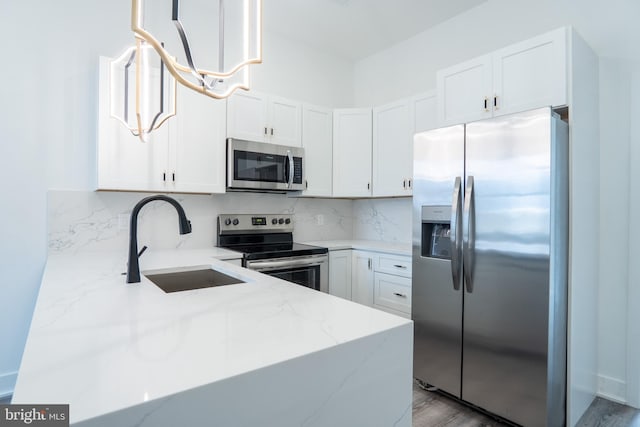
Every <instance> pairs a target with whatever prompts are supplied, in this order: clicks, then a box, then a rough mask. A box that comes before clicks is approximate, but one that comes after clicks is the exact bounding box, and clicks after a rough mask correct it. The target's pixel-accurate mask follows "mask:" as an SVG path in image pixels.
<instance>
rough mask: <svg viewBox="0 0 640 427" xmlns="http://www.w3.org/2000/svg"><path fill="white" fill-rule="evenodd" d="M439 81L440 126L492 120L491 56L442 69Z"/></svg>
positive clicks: (439, 72)
mask: <svg viewBox="0 0 640 427" xmlns="http://www.w3.org/2000/svg"><path fill="white" fill-rule="evenodd" d="M436 80H437V82H436V84H437V91H438V124H439V126H448V125H453V124H458V123H466V122H470V121H474V120H480V119H484V118H487V117H491V106H490V99H489V98H490V97H491V95H492V90H491V85H492V78H491V56H489V55H485V56H481V57H479V58H476V59H473V60H471V61H467V62H464V63H462V64H458V65H455V66H453V67H449V68H446V69H444V70H440V71H438V73H437V74H436Z"/></svg>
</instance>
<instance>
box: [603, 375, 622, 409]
mask: <svg viewBox="0 0 640 427" xmlns="http://www.w3.org/2000/svg"><path fill="white" fill-rule="evenodd" d="M596 394H597V395H598V396H600V397H602V398H603V399H607V400H611V401H613V402H616V403H622V404H624V405H626V404H627V383H626V382H624V381H621V380H619V379H617V378H611V377H607V376H606V375H598V392H597V393H596Z"/></svg>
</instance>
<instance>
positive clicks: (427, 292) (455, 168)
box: [411, 125, 464, 397]
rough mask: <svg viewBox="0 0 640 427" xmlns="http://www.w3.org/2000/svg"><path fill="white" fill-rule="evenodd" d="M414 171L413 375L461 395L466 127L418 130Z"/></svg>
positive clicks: (415, 142)
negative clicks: (463, 191)
mask: <svg viewBox="0 0 640 427" xmlns="http://www.w3.org/2000/svg"><path fill="white" fill-rule="evenodd" d="M413 171H414V187H413V218H414V220H413V239H412V240H413V274H412V277H413V278H412V282H413V283H412V285H413V286H412V299H411V302H412V309H411V312H412V318H413V321H414V322H415V323H414V357H413V361H414V365H413V366H414V368H413V369H414V370H413V374H414V377H416V378H418V379H420V380H422V381H424V382H426V383H428V384H431V385H433V386H436V387H438V388H440V389H442V390H444V391H446V392H448V393H451V394H453V395H455V396H458V397H459V396H460V382H461V377H460V373H461V372H460V370H461V363H462V360H461V357H462V329H461V328H462V289H461V283H462V270H461V261H462V260H461V256H462V247H461V239H462V237H461V234H460V231H461V230H460V228H461V227H460V224H461V222H460V220H461V210H462V193H461V190H462V187H463V182H462V178H463V172H464V125H459V126H452V127H448V128H442V129H436V130H433V131H428V132H423V133H419V134H416V135H415V137H414V168H413ZM454 200H455V201H454ZM456 225H458V227H456ZM456 236H457V237H458V240H459V245H458V246H459V247H458V250H456V244H455V238H456ZM452 238H453V239H452ZM451 240H453V241H454V243H453V244H452V243H451ZM456 255H457V256H456ZM452 260H453V261H452ZM454 277H455V278H456V279H455V280H454ZM456 282H457V283H456Z"/></svg>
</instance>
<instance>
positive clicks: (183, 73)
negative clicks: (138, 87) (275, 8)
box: [131, 0, 262, 99]
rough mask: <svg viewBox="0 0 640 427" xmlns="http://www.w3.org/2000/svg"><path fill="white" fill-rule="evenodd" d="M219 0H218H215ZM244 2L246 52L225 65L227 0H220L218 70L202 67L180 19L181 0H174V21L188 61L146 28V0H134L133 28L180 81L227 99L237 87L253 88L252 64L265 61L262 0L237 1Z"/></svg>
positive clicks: (139, 37) (237, 2) (243, 48)
mask: <svg viewBox="0 0 640 427" xmlns="http://www.w3.org/2000/svg"><path fill="white" fill-rule="evenodd" d="M214 1H215V0H214ZM240 3H241V4H242V18H241V19H242V23H240V22H238V23H234V28H236V27H238V26H240V25H241V26H242V54H241V58H240V60H238V62H237V63H234V64H225V0H218V19H219V26H218V33H219V34H218V70H217V71H212V70H207V69H204V68H199V67H198V66H197V65H196V60H195V58H194V57H193V50H192V48H191V45H190V43H189V39H188V37H187V32H186V30H185V28H184V26H183V24H182V21H181V20H180V1H179V0H172V9H171V21H172V22H173V24H174V26H175V28H176V30H177V32H178V37H179V39H180V44H181V45H182V49H183V54H184V58H185V60H186V64H181V63H179V62H178V61H177V59H176V58H177V57H178V56H177V55H171V54H170V53H169V52H167V50H166V49H165V46H164V45H163V44H162V43H160V41H159V40H158V39H157V38H156V37H155V36H154V35H152V34H151V33H150V32H149V31H148V30H147V29H145V28H144V10H143V9H144V5H143V0H132V8H131V29H132V30H133V32H134V34H135V36H136V38H138V39H141V40H144V41H145V42H146V43H147V44H148V45H150V46H152V47H153V49H155V51H156V52H157V53H158V55H160V57H161V58H162V61H163V63H164V64H165V65H166V67H167V70H168V71H169V73H171V75H172V76H173V77H174V78H175V80H176V81H177V82H179V83H180V84H182V85H184V86H186V87H188V88H190V89H193V90H195V91H197V92H199V93H202V94H204V95H207V96H210V97H212V98H217V99H221V98H226V97H228V96H229V95H231V94H232V93H233V92H234V91H235V90H236V89H244V90H248V89H249V65H251V64H259V63H261V62H262V0H234V1H233V5H234V6H236V5H238V4H240Z"/></svg>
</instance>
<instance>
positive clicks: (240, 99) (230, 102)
mask: <svg viewBox="0 0 640 427" xmlns="http://www.w3.org/2000/svg"><path fill="white" fill-rule="evenodd" d="M227 111H228V115H227V136H228V137H229V138H238V139H246V140H248V141H259V142H262V141H265V140H266V138H267V133H268V120H267V97H266V95H262V94H260V93H258V92H254V91H251V92H240V91H237V92H235V93H234V94H233V95H231V96H230V97H229V98H227ZM178 114H179V113H178Z"/></svg>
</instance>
